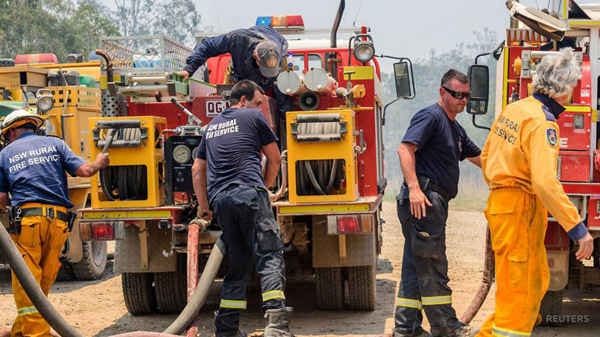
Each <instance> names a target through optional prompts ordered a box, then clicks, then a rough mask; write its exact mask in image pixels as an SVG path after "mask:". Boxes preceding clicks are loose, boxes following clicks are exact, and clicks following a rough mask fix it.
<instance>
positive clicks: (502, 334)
mask: <svg viewBox="0 0 600 337" xmlns="http://www.w3.org/2000/svg"><path fill="white" fill-rule="evenodd" d="M492 336H498V337H523V336H525V337H527V336H531V333H529V332H520V331H514V330H508V329H503V328H499V327H497V326H495V325H494V326H492Z"/></svg>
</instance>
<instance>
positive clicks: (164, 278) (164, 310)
mask: <svg viewBox="0 0 600 337" xmlns="http://www.w3.org/2000/svg"><path fill="white" fill-rule="evenodd" d="M154 291H155V293H156V307H157V310H158V312H159V313H161V314H174V313H179V312H181V310H183V308H184V307H185V305H186V304H187V279H186V277H185V272H183V273H182V272H167V273H154Z"/></svg>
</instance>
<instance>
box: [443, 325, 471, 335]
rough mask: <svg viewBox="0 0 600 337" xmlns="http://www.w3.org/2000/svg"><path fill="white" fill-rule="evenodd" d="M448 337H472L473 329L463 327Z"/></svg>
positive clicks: (466, 326)
mask: <svg viewBox="0 0 600 337" xmlns="http://www.w3.org/2000/svg"><path fill="white" fill-rule="evenodd" d="M448 337H471V327H470V326H468V325H465V326H462V327H460V328H458V329H456V330H454V331H452V333H451V334H450V335H449V336H448Z"/></svg>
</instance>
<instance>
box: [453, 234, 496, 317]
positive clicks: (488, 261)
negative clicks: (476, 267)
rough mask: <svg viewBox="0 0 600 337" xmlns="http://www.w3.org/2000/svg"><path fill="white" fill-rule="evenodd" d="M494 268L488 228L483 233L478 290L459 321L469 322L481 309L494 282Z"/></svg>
mask: <svg viewBox="0 0 600 337" xmlns="http://www.w3.org/2000/svg"><path fill="white" fill-rule="evenodd" d="M494 269H495V268H494V252H493V251H492V242H491V237H490V229H489V228H488V229H487V231H486V235H485V260H484V264H483V278H482V280H481V285H480V286H479V290H478V291H477V293H476V294H475V297H473V300H471V304H470V305H469V307H468V308H467V310H465V312H464V313H463V315H462V317H461V318H460V321H461V322H463V323H465V324H469V323H470V322H471V320H473V318H474V317H475V315H476V314H477V312H478V311H479V309H481V306H482V305H483V302H484V301H485V298H486V297H487V295H488V293H489V292H490V288H491V287H492V283H493V282H494Z"/></svg>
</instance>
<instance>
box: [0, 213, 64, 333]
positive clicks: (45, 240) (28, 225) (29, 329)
mask: <svg viewBox="0 0 600 337" xmlns="http://www.w3.org/2000/svg"><path fill="white" fill-rule="evenodd" d="M68 234H69V231H68V227H67V224H66V223H65V222H63V221H62V220H58V219H48V218H46V217H45V216H28V217H23V219H22V220H21V233H19V234H13V235H12V239H13V241H14V242H15V244H16V245H17V248H18V249H19V252H20V253H21V255H22V256H23V259H24V260H25V263H26V264H27V267H29V270H30V271H31V273H32V274H33V277H34V278H35V279H36V280H37V282H38V284H39V285H40V287H41V288H42V291H43V292H44V294H46V296H48V292H49V291H50V286H52V284H53V283H54V280H55V279H56V275H57V274H58V270H59V269H60V260H59V257H60V252H61V250H62V247H63V246H64V244H65V241H66V240H67V236H68ZM12 288H13V293H14V297H15V303H16V305H17V319H16V320H15V322H14V323H13V326H12V330H11V337H21V336H23V337H30V336H35V337H38V336H39V337H50V325H48V323H47V322H46V321H45V320H44V318H43V317H42V315H41V314H40V313H39V312H38V311H37V309H36V308H35V306H33V304H32V303H31V300H30V299H29V297H28V296H27V294H26V293H25V290H24V289H23V287H22V286H21V284H20V283H19V281H18V280H17V277H16V275H15V274H14V273H12Z"/></svg>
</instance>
